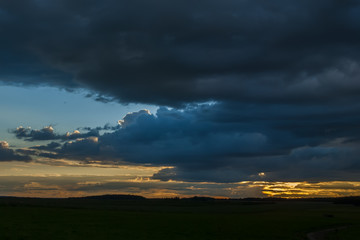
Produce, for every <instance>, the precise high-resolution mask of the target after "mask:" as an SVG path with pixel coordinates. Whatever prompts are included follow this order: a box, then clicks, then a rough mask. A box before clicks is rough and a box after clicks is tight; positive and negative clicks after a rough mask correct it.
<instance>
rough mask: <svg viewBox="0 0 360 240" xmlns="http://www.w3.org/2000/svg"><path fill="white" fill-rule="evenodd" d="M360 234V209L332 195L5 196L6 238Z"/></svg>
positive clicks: (0, 217)
mask: <svg viewBox="0 0 360 240" xmlns="http://www.w3.org/2000/svg"><path fill="white" fill-rule="evenodd" d="M339 226H346V228H344V229H340V230H338V231H333V232H331V233H330V236H328V237H327V238H326V239H345V240H346V239H352V240H354V239H360V207H359V206H355V205H353V204H334V203H333V202H331V201H325V200H321V201H319V200H318V201H283V200H282V201H280V200H262V201H258V200H246V201H245V200H237V201H236V200H227V201H225V200H206V199H205V200H199V199H195V200H141V199H138V200H135V199H133V200H113V199H19V198H0V239H1V240H3V239H46V240H49V239H156V240H161V239H166V240H169V239H186V240H188V239H189V240H191V239H197V240H199V239H224V240H228V239H229V240H230V239H246V240H247V239H249V240H250V239H277V240H279V239H307V237H306V234H307V233H309V232H313V231H318V230H322V229H328V228H333V227H339Z"/></svg>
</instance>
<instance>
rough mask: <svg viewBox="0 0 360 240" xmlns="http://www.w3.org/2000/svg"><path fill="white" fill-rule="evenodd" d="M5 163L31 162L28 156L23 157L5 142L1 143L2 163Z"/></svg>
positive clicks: (0, 157)
mask: <svg viewBox="0 0 360 240" xmlns="http://www.w3.org/2000/svg"><path fill="white" fill-rule="evenodd" d="M1 161H3V162H5V161H24V162H29V161H31V157H29V156H28V155H21V154H19V153H17V152H16V151H15V150H13V149H11V148H9V144H8V143H7V142H5V141H0V162H1Z"/></svg>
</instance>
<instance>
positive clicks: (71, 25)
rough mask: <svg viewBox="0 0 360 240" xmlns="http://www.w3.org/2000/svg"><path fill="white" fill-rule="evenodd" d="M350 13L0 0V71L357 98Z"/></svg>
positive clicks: (354, 22)
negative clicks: (0, 32) (0, 55)
mask: <svg viewBox="0 0 360 240" xmlns="http://www.w3.org/2000/svg"><path fill="white" fill-rule="evenodd" d="M359 16H360V5H359V3H358V2H357V1H337V0H330V1H329V0H321V1H316V2H314V1H310V0H305V1H300V2H299V1H284V0H276V1H271V2H269V1H262V0H256V1H247V0H241V1H235V0H230V1H218V0H210V1H208V0H206V1H205V0H200V1H196V2H194V1H190V0H187V1H180V0H176V1H171V2H168V1H164V0H156V1H151V2H149V1H146V0H135V1H131V2H127V1H115V0H106V1H101V2H98V1H90V2H89V1H76V2H74V1H70V0H56V1H51V3H49V2H46V1H35V0H26V1H3V2H1V3H0V24H1V29H2V34H1V35H2V38H1V40H0V41H1V42H0V43H1V44H0V46H1V51H2V53H3V54H2V57H1V58H0V63H1V66H3V68H1V70H0V79H1V80H2V81H3V82H7V83H20V84H25V85H34V84H47V85H51V86H54V85H57V86H61V87H66V88H69V89H71V88H76V87H85V88H89V89H92V90H94V91H95V92H97V93H99V94H102V95H104V96H109V97H110V98H116V99H118V100H121V101H122V102H143V103H152V104H160V105H173V106H179V105H181V104H183V103H188V102H194V101H197V102H199V101H207V100H221V101H223V100H233V101H234V100H235V101H255V102H258V101H261V102H269V101H270V102H283V101H286V102H294V103H305V102H309V101H310V102H312V101H322V102H324V101H325V102H326V101H338V100H342V99H344V98H355V99H357V98H358V96H359V94H358V93H359V90H360V84H359V81H358V77H359V54H358V52H359V44H358V42H359V40H360V34H359V32H360V31H359V28H360V25H359V24H358V22H360V19H359ZM24 23H26V24H24ZM99 99H103V98H101V97H100V98H99Z"/></svg>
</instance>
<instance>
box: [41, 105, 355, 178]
mask: <svg viewBox="0 0 360 240" xmlns="http://www.w3.org/2000/svg"><path fill="white" fill-rule="evenodd" d="M229 105H230V106H228V104H225V103H222V104H201V105H189V106H188V107H187V108H185V109H182V110H178V109H168V108H164V107H162V108H159V109H158V111H157V113H156V115H153V114H151V113H150V112H149V111H147V110H141V111H138V112H134V113H129V114H127V115H126V116H125V117H124V118H123V119H122V120H120V121H119V123H120V127H118V128H117V129H115V130H112V131H109V132H106V133H104V134H102V135H99V136H98V137H88V138H79V139H77V140H75V141H67V142H65V143H64V144H62V145H61V146H59V145H56V146H55V147H54V148H52V149H49V147H48V146H44V147H42V148H43V149H45V150H47V151H50V152H42V153H40V154H38V156H43V157H47V158H67V159H74V160H75V159H77V160H81V161H85V162H88V161H90V162H91V161H92V160H95V161H103V162H104V163H106V162H109V161H110V162H111V161H112V162H113V161H118V162H120V163H121V162H122V163H126V164H140V165H155V166H171V167H173V168H168V169H163V170H161V171H160V172H158V173H157V174H155V175H154V176H153V178H154V179H160V180H186V181H214V182H236V181H243V180H268V181H288V180H291V181H302V180H304V179H306V180H312V181H320V180H326V181H327V180H357V179H358V174H359V172H360V162H359V160H358V158H357V156H359V154H360V151H359V147H360V142H359V141H354V140H353V141H348V139H354V137H356V136H358V135H359V132H358V130H357V129H359V126H358V125H359V121H358V114H359V112H360V111H359V108H360V106H359V107H358V108H356V105H354V106H352V107H351V108H340V107H339V108H319V107H316V106H312V107H310V108H309V107H304V108H302V109H298V110H297V111H294V110H293V109H292V106H291V105H273V106H266V107H264V106H261V105H260V106H254V105H248V104H240V105H238V106H237V109H238V111H230V110H229V109H234V108H235V106H234V105H233V103H230V104H229ZM348 114H351V115H352V116H353V118H347V117H345V116H346V115H348ZM337 115H343V116H344V117H343V118H339V117H337V118H334V116H337ZM334 121H335V123H334ZM349 126H351V127H349ZM36 149H38V150H41V147H36Z"/></svg>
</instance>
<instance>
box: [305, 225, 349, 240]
mask: <svg viewBox="0 0 360 240" xmlns="http://www.w3.org/2000/svg"><path fill="white" fill-rule="evenodd" d="M345 228H347V226H342V227H334V228H328V229H323V230H320V231H316V232H311V233H308V234H307V235H306V236H307V238H308V240H326V236H327V235H328V234H329V233H331V232H335V231H337V230H341V229H345Z"/></svg>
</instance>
